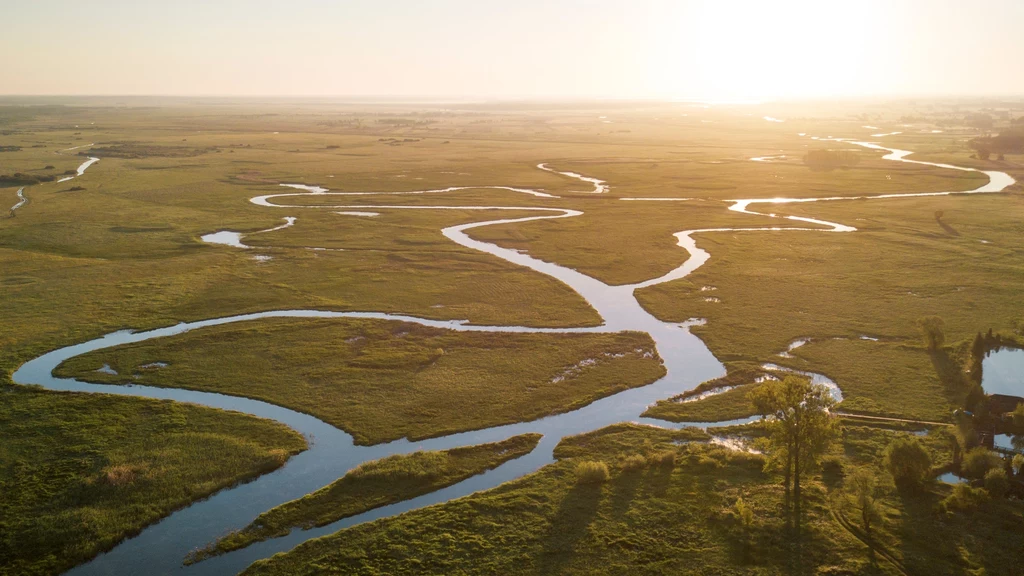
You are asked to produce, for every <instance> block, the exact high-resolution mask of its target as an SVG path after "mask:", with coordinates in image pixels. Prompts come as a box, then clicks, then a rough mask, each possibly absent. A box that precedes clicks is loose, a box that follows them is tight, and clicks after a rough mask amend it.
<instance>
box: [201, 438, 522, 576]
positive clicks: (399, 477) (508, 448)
mask: <svg viewBox="0 0 1024 576" xmlns="http://www.w3.org/2000/svg"><path fill="white" fill-rule="evenodd" d="M538 441H540V435H539V434H524V435H522V436H514V437H512V438H509V439H508V440H504V441H502V442H493V443H490V444H480V445H477V446H467V447H464V448H453V449H451V450H444V451H439V452H414V453H412V454H403V455H396V456H389V457H387V458H382V459H380V460H373V461H370V462H366V463H364V464H362V465H360V466H359V467H358V468H355V469H353V470H352V471H351V472H349V473H348V474H346V475H345V476H343V477H342V478H340V479H338V480H337V481H335V482H332V483H331V484H330V485H328V486H325V487H323V488H321V489H320V490H317V491H316V492H313V493H311V494H308V495H306V496H304V497H302V498H300V499H298V500H293V501H291V502H287V503H285V504H282V505H280V506H278V507H276V508H272V509H270V510H268V511H266V512H264V513H263V514H260V515H259V516H258V517H257V518H256V519H255V520H253V521H252V523H251V524H249V525H248V526H246V527H245V528H243V529H241V530H239V531H238V532H235V533H232V534H229V535H227V536H225V537H223V538H221V539H220V540H218V541H217V542H215V543H211V545H210V546H209V547H208V548H206V549H204V550H200V551H199V552H198V553H197V554H196V555H195V557H194V558H192V559H194V560H200V559H203V558H204V557H206V556H209V555H215V554H223V553H225V552H230V551H232V550H237V549H239V548H244V547H246V546H248V545H250V544H252V543H253V542H258V541H261V540H266V539H268V538H274V537H277V536H284V535H285V534H287V533H288V532H290V531H291V530H294V529H297V528H311V527H315V526H325V525H327V524H330V523H331V522H335V521H337V520H341V519H342V518H347V517H349V516H355V515H356V514H359V513H361V512H365V511H367V510H371V509H373V508H377V507H379V506H384V505H386V504H391V503H393V502H399V501H401V500H407V499H409V498H414V497H416V496H419V495H420V494H427V493H430V492H433V491H435V490H439V489H441V488H444V487H445V486H450V485H452V484H455V483H457V482H460V481H462V480H464V479H466V478H469V477H470V476H473V475H476V474H480V473H482V472H486V471H487V470H490V469H493V468H496V467H497V466H499V465H501V464H502V463H504V462H507V461H509V460H512V459H514V458H518V457H519V456H523V455H524V454H528V453H529V452H530V451H531V450H533V449H534V448H535V447H536V446H537V442H538ZM190 560H191V559H190Z"/></svg>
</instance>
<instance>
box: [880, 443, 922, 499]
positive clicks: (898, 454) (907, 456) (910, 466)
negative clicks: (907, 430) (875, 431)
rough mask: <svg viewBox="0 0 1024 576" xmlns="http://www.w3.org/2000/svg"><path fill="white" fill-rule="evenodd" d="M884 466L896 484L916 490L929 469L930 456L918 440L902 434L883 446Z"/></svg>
mask: <svg viewBox="0 0 1024 576" xmlns="http://www.w3.org/2000/svg"><path fill="white" fill-rule="evenodd" d="M885 467H886V468H887V469H888V470H889V473H890V474H892V479H893V480H894V481H895V482H896V486H898V487H900V488H902V489H904V490H916V489H918V488H920V486H921V484H922V483H924V479H925V478H926V477H927V475H928V471H929V470H931V467H932V457H931V456H930V455H929V454H928V451H927V450H925V449H924V446H922V445H921V441H920V440H918V439H917V438H915V437H913V436H904V437H900V438H897V439H895V440H893V441H892V443H890V444H889V446H887V447H886V448H885Z"/></svg>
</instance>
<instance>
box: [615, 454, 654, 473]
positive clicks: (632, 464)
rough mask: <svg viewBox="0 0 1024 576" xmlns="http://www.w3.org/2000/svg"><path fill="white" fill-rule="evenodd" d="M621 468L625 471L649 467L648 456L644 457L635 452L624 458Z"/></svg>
mask: <svg viewBox="0 0 1024 576" xmlns="http://www.w3.org/2000/svg"><path fill="white" fill-rule="evenodd" d="M619 468H621V469H622V471H623V472H635V471H637V470H643V469H644V468H647V458H644V457H643V456H641V455H639V454H633V455H632V456H628V457H627V458H626V459H625V460H623V461H622V464H620V465H619Z"/></svg>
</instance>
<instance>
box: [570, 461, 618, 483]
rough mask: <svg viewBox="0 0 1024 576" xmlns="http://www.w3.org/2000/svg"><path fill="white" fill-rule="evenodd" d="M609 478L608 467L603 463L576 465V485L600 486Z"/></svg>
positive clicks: (592, 462)
mask: <svg viewBox="0 0 1024 576" xmlns="http://www.w3.org/2000/svg"><path fill="white" fill-rule="evenodd" d="M610 477H611V474H609V473H608V465H607V464H605V463H604V462H594V461H587V462H580V463H579V464H577V465H576V483H577V484H601V483H604V482H607V481H608V479H609V478H610Z"/></svg>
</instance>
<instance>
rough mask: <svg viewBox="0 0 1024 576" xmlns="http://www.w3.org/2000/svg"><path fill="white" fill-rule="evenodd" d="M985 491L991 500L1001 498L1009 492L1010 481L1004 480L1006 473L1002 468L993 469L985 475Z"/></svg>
mask: <svg viewBox="0 0 1024 576" xmlns="http://www.w3.org/2000/svg"><path fill="white" fill-rule="evenodd" d="M985 490H988V493H989V495H990V496H992V497H993V498H1002V497H1004V496H1006V493H1007V492H1008V491H1009V490H1010V481H1009V480H1007V478H1006V471H1005V470H1003V469H1002V468H993V469H991V470H989V471H988V472H987V473H986V474H985Z"/></svg>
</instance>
